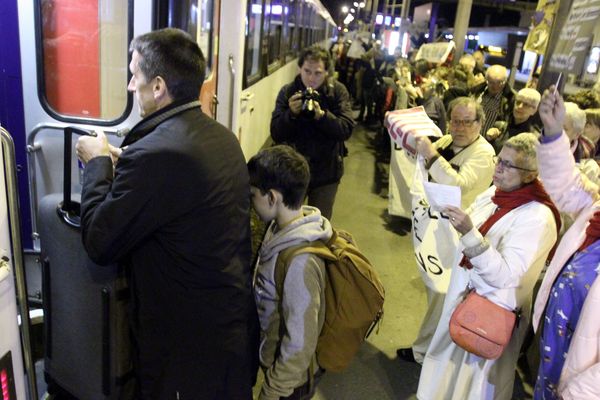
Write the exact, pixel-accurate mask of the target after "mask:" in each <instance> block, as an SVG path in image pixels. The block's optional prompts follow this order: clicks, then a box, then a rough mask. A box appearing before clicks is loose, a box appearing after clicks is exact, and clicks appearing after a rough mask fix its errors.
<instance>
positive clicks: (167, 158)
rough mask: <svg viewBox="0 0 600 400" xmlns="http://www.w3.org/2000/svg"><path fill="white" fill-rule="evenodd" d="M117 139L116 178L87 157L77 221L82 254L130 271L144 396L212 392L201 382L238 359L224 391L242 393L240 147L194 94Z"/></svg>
mask: <svg viewBox="0 0 600 400" xmlns="http://www.w3.org/2000/svg"><path fill="white" fill-rule="evenodd" d="M125 145H127V146H128V147H127V148H126V149H124V150H123V153H122V154H121V156H120V158H119V160H118V162H117V164H116V167H115V169H114V175H113V166H112V163H111V159H110V158H109V157H96V158H93V159H92V160H90V162H89V163H88V164H87V166H86V168H85V172H84V182H83V191H82V202H81V210H82V215H81V221H82V233H83V242H84V246H85V248H86V250H87V252H88V254H89V256H90V258H91V259H92V260H94V261H95V262H97V263H99V264H107V263H113V262H118V263H120V264H121V265H123V266H125V267H126V268H127V269H128V271H129V278H130V279H129V285H130V288H131V295H132V299H131V300H132V311H133V313H132V316H131V317H132V318H131V320H132V328H133V333H134V337H135V340H136V349H137V354H136V356H137V357H136V359H137V360H136V361H137V362H136V364H137V371H136V372H137V375H138V379H139V383H140V386H141V394H140V396H141V398H144V399H163V398H174V393H175V388H176V390H177V391H179V392H180V394H181V398H182V399H185V398H217V397H218V396H217V395H214V393H212V391H214V390H217V389H216V388H215V387H210V386H211V385H207V384H206V382H207V381H209V382H213V381H214V382H215V385H220V384H226V383H227V382H226V380H227V379H231V378H232V376H235V375H236V374H235V372H232V366H234V365H235V366H237V367H236V368H238V369H237V370H236V371H240V373H241V374H242V375H246V378H245V379H246V382H245V383H246V385H243V384H241V383H240V382H239V381H238V382H236V381H235V378H234V381H231V382H229V383H230V384H231V388H236V389H239V390H243V389H244V386H245V387H247V388H248V394H249V390H250V387H251V382H250V378H251V376H250V374H251V371H250V369H249V364H248V361H249V343H248V338H249V335H248V320H249V318H250V315H252V313H253V312H254V311H255V310H253V309H254V307H255V305H254V300H253V297H252V295H251V290H250V280H251V276H250V256H251V255H250V253H251V249H250V232H249V226H250V224H249V222H250V221H249V207H250V202H249V193H250V192H249V178H248V170H247V168H246V162H245V160H244V156H243V154H242V151H241V148H240V146H239V143H238V141H237V139H236V137H235V136H234V135H233V133H232V132H230V131H228V130H227V129H226V128H225V127H223V126H222V125H220V124H218V123H217V122H216V121H214V120H212V119H210V118H209V117H207V116H206V115H205V114H204V113H203V112H202V110H201V109H200V104H199V102H197V101H192V102H188V103H185V102H184V103H179V104H173V105H170V106H168V107H166V108H164V109H161V110H159V111H157V112H155V113H153V114H151V115H150V116H148V117H147V118H145V119H143V120H142V121H141V122H140V123H139V124H137V125H136V126H135V127H134V128H133V129H132V131H131V132H130V133H129V134H128V136H127V137H126V138H125V141H124V142H123V146H125ZM244 369H245V371H244ZM237 375H238V378H239V374H237ZM198 377H202V378H203V379H198ZM227 377H228V378H227ZM167 393H168V394H167ZM184 393H187V394H186V395H184ZM211 393H212V394H211ZM186 396H187V397H186Z"/></svg>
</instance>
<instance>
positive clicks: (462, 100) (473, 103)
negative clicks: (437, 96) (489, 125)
mask: <svg viewBox="0 0 600 400" xmlns="http://www.w3.org/2000/svg"><path fill="white" fill-rule="evenodd" d="M459 106H461V107H466V108H469V107H473V109H474V110H475V119H476V120H477V121H479V122H480V123H481V125H484V124H485V113H484V111H483V106H482V105H481V103H479V102H478V101H477V100H476V99H475V98H473V97H467V96H461V97H457V98H455V99H454V100H452V101H451V102H450V104H448V111H447V112H446V114H447V117H448V120H450V119H452V110H454V109H455V108H456V107H459Z"/></svg>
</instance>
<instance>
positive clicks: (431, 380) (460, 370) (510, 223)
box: [417, 133, 560, 400]
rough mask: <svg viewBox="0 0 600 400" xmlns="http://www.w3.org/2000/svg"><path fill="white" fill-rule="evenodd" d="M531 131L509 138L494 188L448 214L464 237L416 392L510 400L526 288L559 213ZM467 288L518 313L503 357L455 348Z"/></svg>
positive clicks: (545, 253)
mask: <svg viewBox="0 0 600 400" xmlns="http://www.w3.org/2000/svg"><path fill="white" fill-rule="evenodd" d="M536 144H537V139H536V137H535V135H533V134H531V133H522V134H519V135H517V136H514V137H512V138H510V139H509V140H508V141H507V142H506V143H505V145H504V147H503V148H502V150H501V151H500V154H499V156H498V159H497V162H496V169H495V171H494V177H493V183H494V185H493V186H492V187H490V188H489V189H488V190H486V191H485V192H483V193H482V194H481V195H479V196H478V197H477V198H476V199H475V202H474V203H473V204H472V205H471V207H470V208H469V209H468V210H467V211H466V212H465V211H462V210H461V209H460V208H457V207H447V208H446V210H445V213H446V214H447V216H448V217H449V218H450V221H451V224H452V226H453V227H454V228H455V229H456V230H457V231H458V233H459V234H460V235H462V236H461V238H460V244H459V246H458V248H457V249H456V256H455V258H454V267H453V268H454V269H453V271H452V276H451V280H450V286H449V288H448V293H447V295H446V298H445V301H444V309H443V312H442V317H441V319H440V323H439V325H438V327H437V329H436V331H435V334H434V336H433V339H432V341H431V345H430V346H429V349H428V350H427V354H426V355H425V361H424V362H423V368H422V370H421V377H420V380H419V389H418V392H417V397H418V398H419V399H421V400H430V399H456V400H459V399H460V400H466V399H472V400H481V399H510V398H511V395H512V392H513V381H514V375H515V366H516V362H517V357H518V354H519V348H520V346H521V342H522V339H523V336H524V334H525V329H526V327H527V325H528V324H527V322H528V320H529V314H530V313H529V311H530V306H531V293H532V290H533V286H534V284H535V281H536V280H537V278H538V275H539V273H540V271H541V270H542V267H543V266H544V264H545V262H546V259H547V258H548V254H549V253H550V250H551V249H552V247H553V246H554V243H555V241H556V237H557V226H558V224H559V223H560V219H559V218H560V217H559V214H558V211H557V210H556V208H555V207H554V205H553V204H552V202H551V201H550V198H549V197H548V195H547V194H546V192H545V191H544V188H543V187H542V185H541V183H540V181H539V180H538V179H537V168H536V155H535V145H536ZM467 287H470V288H474V289H475V290H476V292H477V293H478V294H479V295H481V296H484V297H486V298H487V299H488V300H490V301H492V302H493V303H495V304H497V305H499V306H501V307H503V308H505V309H507V310H515V309H521V310H522V314H523V316H522V317H521V319H522V320H521V321H520V322H519V324H518V327H517V328H516V329H515V331H514V332H513V334H512V337H511V340H510V342H509V344H508V345H507V347H506V348H505V350H504V352H503V353H502V355H501V356H500V358H498V359H496V360H487V359H484V358H481V357H479V356H477V355H474V354H471V353H469V352H467V351H466V350H464V349H462V348H461V347H459V346H458V345H456V344H455V343H454V342H453V341H452V339H451V338H450V335H449V326H448V325H449V322H450V318H451V316H452V313H453V311H454V310H455V308H456V306H457V305H458V304H459V303H460V302H461V301H462V300H463V297H464V295H465V294H466V292H467Z"/></svg>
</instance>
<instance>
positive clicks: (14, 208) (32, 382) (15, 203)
mask: <svg viewBox="0 0 600 400" xmlns="http://www.w3.org/2000/svg"><path fill="white" fill-rule="evenodd" d="M0 136H1V137H0V140H1V141H2V151H3V153H4V171H5V175H6V192H7V194H8V196H7V201H8V217H9V221H10V223H9V225H10V237H11V246H12V256H13V265H14V268H15V277H16V284H17V287H16V289H17V299H18V300H19V309H20V312H21V342H22V343H21V344H22V346H23V359H24V361H25V371H26V373H27V383H28V385H29V395H30V398H32V399H37V398H38V392H37V386H36V378H35V365H34V364H33V357H32V355H31V353H32V352H31V339H30V338H31V335H30V332H31V327H30V321H29V305H28V304H27V281H26V279H25V264H24V262H23V247H22V246H21V222H20V221H21V219H20V217H19V194H18V193H19V187H18V185H17V169H16V165H17V162H16V157H15V144H14V142H13V140H12V137H11V136H10V134H9V133H8V131H7V130H6V129H4V128H2V127H1V126H0Z"/></svg>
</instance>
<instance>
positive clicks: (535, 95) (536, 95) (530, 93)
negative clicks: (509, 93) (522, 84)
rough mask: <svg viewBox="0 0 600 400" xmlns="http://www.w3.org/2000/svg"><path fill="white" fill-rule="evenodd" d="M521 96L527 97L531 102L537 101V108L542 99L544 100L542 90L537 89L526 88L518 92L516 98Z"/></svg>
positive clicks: (522, 97)
mask: <svg viewBox="0 0 600 400" xmlns="http://www.w3.org/2000/svg"><path fill="white" fill-rule="evenodd" d="M519 98H521V99H525V100H527V101H529V102H530V103H535V108H537V107H538V105H539V104H540V101H541V100H542V95H540V92H538V91H537V90H535V89H532V88H524V89H521V90H519V91H518V92H517V97H516V99H519Z"/></svg>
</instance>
